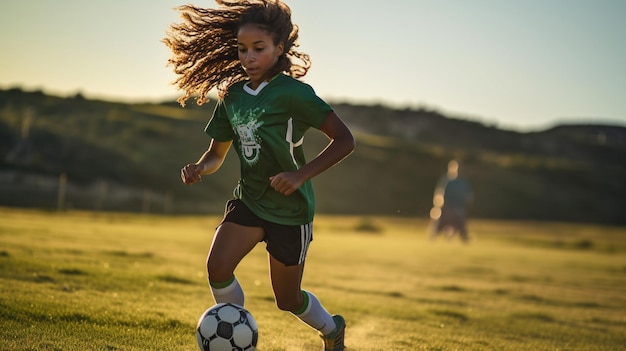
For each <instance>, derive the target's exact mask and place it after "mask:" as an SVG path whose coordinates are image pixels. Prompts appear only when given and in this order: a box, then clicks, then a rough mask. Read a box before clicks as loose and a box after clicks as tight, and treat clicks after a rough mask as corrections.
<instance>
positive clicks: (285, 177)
mask: <svg viewBox="0 0 626 351" xmlns="http://www.w3.org/2000/svg"><path fill="white" fill-rule="evenodd" d="M304 181H305V180H304V179H301V177H299V176H298V174H297V173H296V172H282V173H278V174H277V175H275V176H273V177H270V185H271V186H272V188H274V190H276V191H278V192H279V193H281V194H283V195H285V196H289V195H291V194H293V193H294V192H295V191H296V190H298V188H299V187H300V186H301V185H302V183H304Z"/></svg>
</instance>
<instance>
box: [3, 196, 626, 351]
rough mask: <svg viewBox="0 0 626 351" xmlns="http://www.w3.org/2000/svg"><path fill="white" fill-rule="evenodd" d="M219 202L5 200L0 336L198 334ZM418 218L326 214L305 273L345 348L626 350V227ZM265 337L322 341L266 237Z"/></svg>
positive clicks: (170, 346)
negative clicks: (174, 205)
mask: <svg viewBox="0 0 626 351" xmlns="http://www.w3.org/2000/svg"><path fill="white" fill-rule="evenodd" d="M218 220H219V217H217V216H213V217H212V216H205V217H200V216H194V217H180V216H177V217H167V216H149V215H133V214H105V213H100V214H97V213H86V212H69V213H62V214H57V213H49V212H39V211H31V210H17V209H11V208H0V349H2V350H124V351H125V350H161V351H168V350H189V351H194V350H197V345H196V340H195V330H194V328H195V325H196V322H197V319H198V317H199V316H200V315H201V314H202V312H203V311H204V310H205V309H206V308H208V307H210V306H211V305H212V304H213V301H212V297H211V295H210V291H209V289H208V287H207V284H206V278H205V271H204V260H205V256H206V252H207V250H208V248H209V245H210V241H211V238H212V234H213V230H214V227H215V226H216V225H217V223H218ZM426 227H427V223H426V222H425V221H424V220H419V219H410V218H383V217H367V218H366V217H359V216H353V217H338V216H337V217H334V216H318V218H317V220H316V227H315V240H314V242H313V245H312V246H311V249H310V250H309V259H308V262H307V269H306V273H305V278H304V287H305V288H307V289H309V290H311V291H313V292H314V293H315V294H316V295H317V296H318V297H319V298H320V300H321V301H322V303H323V304H324V305H325V306H326V307H327V309H328V310H329V311H330V312H331V313H341V314H343V315H344V316H345V317H346V320H347V322H348V331H347V335H346V346H347V350H352V351H370V350H377V351H378V350H393V351H405V350H406V351H414V350H433V351H434V350H464V351H470V350H494V351H506V350H515V351H519V350H533V351H540V350H546V351H547V350H550V351H556V350H561V351H562V350H586V351H593V350H607V351H616V350H625V349H626V346H625V345H626V228H623V227H606V226H595V225H574V224H563V223H535V222H509V221H485V220H474V221H471V222H470V229H471V232H472V234H474V240H473V241H472V242H471V243H470V244H469V245H463V244H461V243H460V242H459V241H458V240H447V239H444V238H440V239H438V240H436V241H429V240H428V238H427V235H426ZM236 274H237V276H238V278H239V280H240V282H241V283H242V285H243V288H244V290H245V292H246V307H247V308H248V309H249V310H250V311H251V312H252V314H253V315H254V316H255V318H256V320H257V323H258V325H259V329H260V331H259V334H260V336H259V344H258V348H257V349H258V350H260V351H287V350H294V351H295V350H320V349H321V344H320V343H321V341H320V340H319V338H318V336H317V335H316V333H315V332H314V331H312V330H311V329H309V328H308V327H307V326H306V325H304V324H303V323H301V322H299V321H298V320H297V319H295V318H294V317H293V316H291V315H290V314H288V313H285V312H281V311H279V310H278V309H277V308H276V307H275V304H274V301H273V296H272V292H271V287H270V285H269V278H268V273H267V257H266V253H265V249H264V246H263V245H259V246H258V247H257V248H256V249H255V250H254V251H253V252H252V253H251V254H250V255H249V256H248V257H246V259H244V261H243V262H242V264H241V265H240V267H239V268H238V270H237V272H236Z"/></svg>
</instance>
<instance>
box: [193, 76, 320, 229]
mask: <svg viewBox="0 0 626 351" xmlns="http://www.w3.org/2000/svg"><path fill="white" fill-rule="evenodd" d="M331 111H332V108H331V107H330V106H329V105H328V104H327V103H325V102H324V101H323V100H322V99H320V98H319V97H318V96H317V95H316V94H315V92H314V91H313V88H311V86H309V85H307V84H305V83H303V82H301V81H299V80H297V79H294V78H292V77H289V76H286V75H284V74H279V75H277V76H276V77H275V78H274V79H272V80H271V81H270V82H269V83H263V84H261V85H260V86H259V87H258V88H257V90H252V89H251V88H250V87H249V86H248V85H247V82H239V83H235V84H233V85H232V86H231V87H230V88H229V89H228V94H227V95H226V96H225V97H224V98H223V99H220V101H218V104H217V106H216V108H215V111H214V112H213V117H211V120H210V121H209V123H208V124H207V126H206V128H205V132H206V133H207V134H208V135H209V136H211V137H212V138H214V139H215V140H217V141H229V140H233V145H234V146H235V149H236V151H237V155H238V156H239V160H240V164H241V179H240V180H239V182H238V184H237V187H236V188H235V191H234V195H235V197H236V198H239V199H241V201H243V202H244V203H245V204H246V205H247V206H248V207H249V208H250V210H251V211H252V212H254V213H255V214H256V215H257V216H259V217H261V218H263V219H265V220H268V221H270V222H274V223H279V224H285V225H300V224H305V223H310V222H311V221H312V220H313V214H314V211H315V197H314V194H313V185H312V183H311V181H310V180H308V181H307V182H305V183H304V184H302V186H301V187H300V188H299V189H298V190H297V191H296V192H295V193H293V194H291V195H289V196H285V195H283V194H281V193H279V192H277V191H275V190H274V189H273V188H272V187H271V186H270V177H271V176H274V175H276V174H278V173H281V172H289V171H295V170H297V169H299V168H300V167H302V166H303V165H305V164H306V160H305V157H304V152H303V149H302V142H303V140H304V133H305V132H306V131H307V129H309V128H310V127H314V128H317V129H319V128H320V127H321V125H322V123H324V120H325V119H326V116H328V114H329V113H330V112H331Z"/></svg>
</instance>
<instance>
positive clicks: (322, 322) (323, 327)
mask: <svg viewBox="0 0 626 351" xmlns="http://www.w3.org/2000/svg"><path fill="white" fill-rule="evenodd" d="M302 296H303V297H304V304H306V307H305V305H303V306H302V309H304V311H302V309H300V310H301V311H302V312H300V313H298V314H296V313H294V315H295V316H296V317H298V318H300V320H301V321H303V322H304V323H306V324H308V325H309V326H311V327H312V328H315V329H317V330H319V332H320V333H322V335H328V334H329V333H330V332H332V331H333V330H335V328H337V326H336V325H335V321H334V320H333V316H331V315H330V313H328V311H326V309H325V308H324V306H322V304H321V303H320V301H319V300H318V299H317V297H315V295H313V294H311V293H310V292H308V291H305V290H302ZM298 312H299V311H298Z"/></svg>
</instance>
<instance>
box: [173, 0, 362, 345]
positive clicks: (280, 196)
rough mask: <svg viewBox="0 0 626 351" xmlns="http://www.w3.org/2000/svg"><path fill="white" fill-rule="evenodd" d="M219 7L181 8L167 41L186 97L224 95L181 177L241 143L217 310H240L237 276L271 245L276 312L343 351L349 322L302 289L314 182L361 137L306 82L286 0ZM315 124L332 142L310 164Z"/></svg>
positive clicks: (215, 254) (217, 253)
mask: <svg viewBox="0 0 626 351" xmlns="http://www.w3.org/2000/svg"><path fill="white" fill-rule="evenodd" d="M216 2H217V4H218V5H219V6H218V7H217V8H215V9H205V8H199V7H195V6H192V5H187V6H182V7H180V8H179V10H180V11H181V13H182V17H183V22H182V23H180V24H174V25H172V26H171V27H170V31H169V32H168V33H167V37H166V38H165V39H164V42H165V44H166V45H167V46H168V47H169V48H170V49H171V50H172V53H173V54H172V57H171V58H170V60H169V63H170V64H171V65H173V66H174V71H175V72H176V73H177V74H178V77H177V80H176V81H175V83H174V84H176V85H177V86H178V87H179V88H180V89H181V90H183V91H184V95H183V96H182V97H181V98H180V99H179V102H180V103H181V104H182V105H184V103H185V101H186V100H187V99H188V98H190V97H191V96H193V95H197V96H198V97H197V103H198V104H202V103H204V102H205V100H206V94H207V93H208V92H209V90H211V89H212V88H217V89H218V91H219V93H220V98H219V101H218V103H217V106H216V108H215V111H214V112H213V116H212V118H211V120H210V121H209V123H208V124H207V126H206V128H205V132H206V133H207V134H208V135H209V136H210V137H211V138H212V139H211V143H210V145H209V148H208V150H207V151H206V152H204V154H203V155H202V156H201V157H200V159H199V160H198V161H197V162H195V163H190V164H188V165H186V166H184V167H183V168H182V170H181V178H182V180H183V182H184V183H185V184H194V183H196V182H198V181H200V180H201V177H202V176H203V175H207V174H211V173H214V172H215V171H217V170H218V168H219V167H220V166H221V164H222V162H223V161H224V158H225V156H226V153H227V151H228V150H229V148H230V147H231V145H234V147H235V149H236V151H237V154H238V156H239V159H240V163H241V179H240V180H239V182H238V185H237V186H236V188H235V191H234V199H233V200H230V201H228V202H227V204H226V210H225V214H224V218H223V220H222V222H221V224H220V225H219V226H218V227H217V229H216V233H215V236H214V239H213V243H212V245H211V249H210V252H209V255H208V258H207V270H208V279H209V285H210V287H211V290H212V293H213V297H214V299H215V302H216V303H222V302H230V303H235V304H238V305H241V306H243V304H244V294H243V291H242V288H241V286H240V285H239V282H238V281H237V279H236V277H235V276H234V271H235V268H236V267H237V265H238V264H239V262H240V261H241V260H242V259H243V257H244V256H245V255H246V254H248V253H249V252H250V251H251V250H252V249H253V248H254V246H255V245H256V244H257V243H258V242H261V241H264V242H265V243H266V246H267V251H268V253H269V266H270V267H269V268H270V277H271V282H272V288H273V290H274V296H275V299H276V304H277V306H278V308H280V309H281V310H284V311H289V312H291V313H293V314H294V315H295V316H296V317H298V318H299V319H300V320H302V321H303V322H304V323H306V324H308V325H309V326H311V327H312V328H315V329H317V330H318V331H319V332H320V336H321V337H322V339H323V341H324V349H325V350H343V349H344V333H345V327H346V324H345V321H344V319H343V317H342V316H340V315H334V316H331V315H330V314H329V313H328V312H327V311H326V309H325V308H324V307H323V306H322V305H321V304H320V302H319V300H318V299H317V297H315V295H313V294H312V293H311V292H309V291H305V290H302V288H301V281H302V274H303V271H304V262H305V259H306V254H307V249H308V247H309V244H310V242H311V240H312V239H313V236H312V230H311V228H312V221H313V215H314V206H315V199H314V195H313V189H312V185H311V178H313V177H314V176H315V175H317V174H319V173H321V172H323V171H325V170H326V169H328V168H329V167H331V166H333V165H335V164H336V163H338V162H340V161H341V160H342V159H343V158H344V157H346V156H347V155H349V154H350V153H351V152H352V150H353V149H354V145H355V144H354V138H353V136H352V133H351V132H350V130H349V129H348V128H347V127H346V125H345V124H344V123H343V122H342V120H341V119H340V118H339V117H338V116H337V115H336V114H335V113H334V112H333V110H332V108H331V107H330V106H329V105H328V104H327V103H325V102H324V101H323V100H322V99H320V98H319V97H318V96H317V95H316V94H315V92H314V91H313V89H312V88H311V87H310V86H309V85H307V84H305V83H303V82H301V81H299V80H298V79H297V78H300V77H302V76H304V75H305V74H306V73H307V71H308V69H309V67H310V65H311V63H310V59H309V56H308V55H306V54H304V53H302V52H298V51H296V47H297V39H298V27H297V26H296V25H294V24H292V22H291V10H290V9H289V7H287V5H285V4H284V3H282V2H280V1H279V0H250V1H236V0H216ZM310 127H313V128H316V129H319V130H321V131H322V132H323V133H325V134H326V135H327V136H328V138H329V140H330V142H329V144H328V146H327V147H326V148H325V149H324V150H323V151H322V152H321V153H320V154H319V155H318V156H317V157H316V158H314V159H313V160H311V161H310V162H308V163H307V162H306V161H305V158H304V153H303V150H302V142H303V137H304V134H305V131H306V130H307V129H309V128H310Z"/></svg>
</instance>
